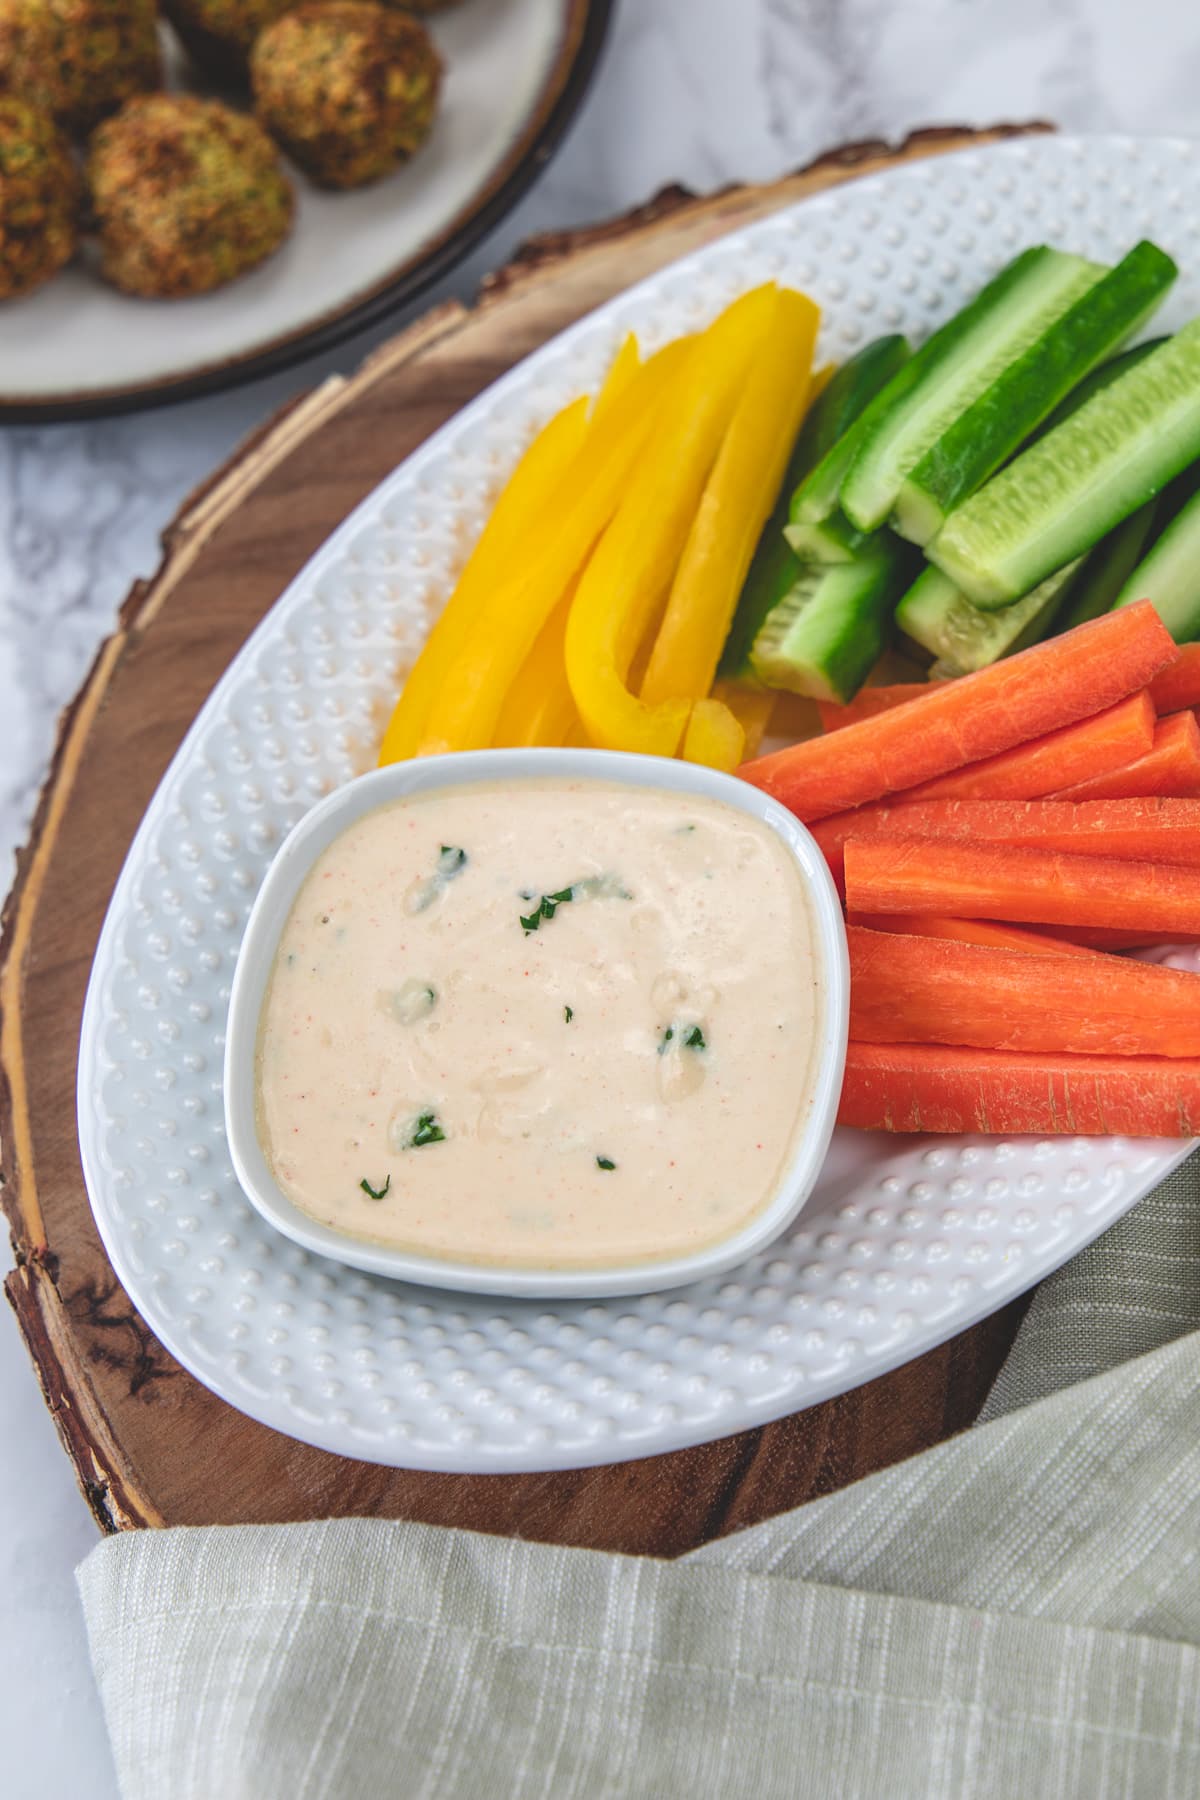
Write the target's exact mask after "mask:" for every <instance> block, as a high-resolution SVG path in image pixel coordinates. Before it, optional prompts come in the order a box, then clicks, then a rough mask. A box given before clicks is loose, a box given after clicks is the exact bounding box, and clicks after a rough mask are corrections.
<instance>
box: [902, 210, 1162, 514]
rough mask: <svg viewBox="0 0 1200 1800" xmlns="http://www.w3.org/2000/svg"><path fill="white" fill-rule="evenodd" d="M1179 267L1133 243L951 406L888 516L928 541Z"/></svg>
mask: <svg viewBox="0 0 1200 1800" xmlns="http://www.w3.org/2000/svg"><path fill="white" fill-rule="evenodd" d="M1178 273H1179V270H1178V267H1177V266H1176V264H1175V263H1173V262H1172V261H1171V258H1170V257H1169V256H1168V255H1166V253H1165V252H1164V251H1162V250H1160V249H1159V248H1158V246H1157V245H1156V244H1152V243H1150V242H1148V241H1147V240H1143V241H1142V242H1141V243H1140V244H1136V245H1135V246H1134V248H1133V249H1132V250H1131V251H1130V252H1129V254H1128V255H1127V256H1126V257H1124V258H1123V259H1122V260H1121V262H1119V263H1118V264H1117V266H1116V268H1115V269H1112V270H1110V271H1109V273H1108V274H1107V275H1104V276H1102V277H1101V279H1100V280H1099V281H1098V282H1096V284H1095V285H1094V286H1093V287H1091V288H1089V289H1088V290H1087V292H1086V293H1085V294H1083V295H1082V297H1081V298H1080V299H1078V300H1077V301H1076V302H1075V304H1074V306H1072V307H1070V308H1069V309H1068V311H1067V312H1065V313H1063V314H1062V315H1061V316H1060V317H1059V318H1058V319H1056V320H1055V322H1054V323H1053V325H1051V326H1050V327H1049V329H1048V330H1047V331H1045V332H1044V333H1043V334H1042V336H1041V337H1040V338H1039V339H1038V340H1037V342H1036V343H1034V344H1032V345H1031V346H1030V348H1029V349H1028V350H1027V351H1026V352H1025V354H1024V355H1023V356H1020V357H1018V358H1017V360H1016V362H1014V363H1010V364H1009V366H1008V368H1007V369H1005V371H1004V372H1003V374H1002V375H1000V376H998V377H997V379H996V380H995V381H993V382H992V384H991V386H990V387H988V388H985V390H984V392H983V393H982V394H980V396H979V397H978V399H977V400H975V401H974V403H973V404H972V405H971V406H969V407H967V409H966V411H965V412H962V413H960V414H959V416H958V417H957V419H955V420H954V422H953V424H952V425H950V427H949V428H948V429H947V430H946V431H944V432H943V433H942V435H941V437H940V438H939V439H938V440H937V442H936V443H935V444H934V445H933V446H932V447H931V448H930V449H929V450H927V451H926V453H925V455H924V456H923V457H922V458H921V461H920V462H919V463H918V464H917V466H916V468H915V469H913V470H912V472H911V474H909V475H908V476H907V477H906V478H905V480H904V481H903V482H902V483H901V487H900V492H899V494H898V496H897V499H896V506H895V509H894V511H893V514H892V521H891V522H892V525H893V527H894V529H895V530H897V531H898V532H899V533H900V535H901V537H905V538H908V539H909V540H910V541H911V542H913V543H916V544H927V543H928V542H929V540H930V538H931V537H933V536H934V535H935V534H936V533H937V532H938V531H939V530H940V529H941V527H942V526H943V525H944V524H945V522H946V519H947V517H948V516H949V514H950V513H951V512H953V510H954V508H955V507H956V506H957V505H958V504H959V502H960V501H962V500H965V499H966V498H967V497H968V495H970V494H973V493H974V492H975V490H976V488H979V487H982V485H983V483H984V482H985V481H986V480H987V479H988V477H989V476H991V475H994V474H995V472H996V470H997V469H998V468H1000V466H1001V465H1002V464H1003V463H1005V462H1007V460H1008V458H1009V457H1010V456H1011V455H1012V454H1013V453H1014V451H1016V450H1018V449H1019V448H1020V446H1021V444H1022V443H1023V441H1024V440H1025V439H1026V438H1027V437H1028V436H1029V435H1030V434H1031V433H1032V432H1033V431H1035V430H1036V429H1037V427H1038V426H1039V425H1040V424H1041V423H1042V421H1043V420H1044V419H1045V418H1046V417H1047V416H1048V415H1049V414H1050V413H1051V412H1052V411H1053V410H1054V408H1055V407H1056V406H1057V405H1058V403H1059V402H1060V401H1061V400H1063V399H1065V398H1067V397H1068V396H1069V395H1070V393H1071V390H1072V389H1073V388H1074V387H1075V386H1076V385H1077V383H1078V382H1080V381H1081V380H1083V379H1084V377H1086V376H1087V375H1088V374H1089V373H1091V372H1092V370H1094V369H1095V368H1096V366H1097V364H1099V363H1102V362H1103V360H1104V359H1105V358H1106V357H1111V356H1112V354H1113V352H1114V351H1116V350H1117V349H1118V347H1119V346H1120V344H1121V343H1122V342H1123V341H1124V340H1125V339H1126V338H1127V337H1129V336H1131V335H1132V333H1133V332H1135V331H1136V330H1138V328H1139V327H1140V326H1142V325H1144V324H1145V322H1146V320H1147V319H1148V318H1149V317H1150V315H1151V314H1152V313H1153V311H1154V309H1155V308H1156V307H1157V306H1158V304H1159V303H1160V301H1161V300H1162V298H1163V296H1164V295H1165V294H1166V292H1167V290H1168V288H1169V287H1170V286H1171V283H1172V282H1173V281H1174V280H1175V277H1176V276H1177V275H1178Z"/></svg>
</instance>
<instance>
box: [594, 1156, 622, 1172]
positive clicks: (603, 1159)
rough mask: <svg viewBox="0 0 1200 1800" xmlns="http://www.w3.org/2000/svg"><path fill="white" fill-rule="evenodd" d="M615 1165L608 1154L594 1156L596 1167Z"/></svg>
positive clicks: (607, 1167)
mask: <svg viewBox="0 0 1200 1800" xmlns="http://www.w3.org/2000/svg"><path fill="white" fill-rule="evenodd" d="M616 1166H617V1165H616V1163H615V1162H613V1160H612V1158H611V1157H609V1156H598V1157H597V1158H596V1167H597V1168H598V1169H615V1168H616Z"/></svg>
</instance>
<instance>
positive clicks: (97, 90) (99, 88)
mask: <svg viewBox="0 0 1200 1800" xmlns="http://www.w3.org/2000/svg"><path fill="white" fill-rule="evenodd" d="M161 85H162V62H161V58H160V56H159V48H158V29H157V26H156V23H155V9H154V0H0V89H3V90H4V91H5V92H6V93H13V94H19V95H20V96H21V97H22V98H23V99H28V100H33V101H35V102H36V103H37V104H39V105H44V106H46V107H48V108H49V110H50V111H51V112H52V113H53V114H54V116H55V118H56V119H57V120H58V122H59V124H60V125H62V126H63V128H64V129H65V130H67V131H69V132H71V133H72V134H74V135H76V136H80V137H82V136H84V135H86V133H87V132H89V131H90V130H91V129H92V127H93V125H95V124H96V123H97V121H98V120H100V119H102V118H104V117H105V116H106V115H107V114H108V113H111V112H115V111H116V109H117V107H118V106H120V104H121V102H122V101H123V100H126V99H128V97H129V96H130V95H131V94H139V93H145V92H146V91H147V90H148V89H151V88H157V87H161Z"/></svg>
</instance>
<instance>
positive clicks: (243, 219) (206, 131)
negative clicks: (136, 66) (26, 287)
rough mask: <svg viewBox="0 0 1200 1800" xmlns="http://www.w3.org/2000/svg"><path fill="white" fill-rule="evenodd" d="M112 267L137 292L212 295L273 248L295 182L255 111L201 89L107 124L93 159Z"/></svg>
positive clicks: (140, 106)
mask: <svg viewBox="0 0 1200 1800" xmlns="http://www.w3.org/2000/svg"><path fill="white" fill-rule="evenodd" d="M87 179H88V186H89V189H90V192H91V201H92V209H93V212H94V214H95V218H96V224H97V229H98V231H99V234H100V245H101V251H102V259H103V260H102V270H103V273H104V275H105V276H106V277H107V279H108V280H109V281H111V282H112V283H113V284H114V286H116V287H119V288H122V289H124V291H125V292H126V293H130V294H146V295H154V296H159V297H163V298H173V297H177V296H181V295H185V294H202V293H206V292H207V291H208V290H209V289H211V288H215V287H220V286H222V285H223V284H224V283H225V282H227V281H232V280H233V279H234V277H235V276H238V275H242V274H244V273H245V272H246V271H247V270H248V269H252V268H254V267H255V265H256V264H258V263H260V262H262V261H263V259H264V258H265V257H267V256H270V254H271V252H272V251H273V250H276V249H278V247H279V245H280V244H281V243H282V242H283V240H284V238H285V237H286V236H287V234H288V231H289V229H290V227H291V222H292V210H293V199H292V190H291V187H290V186H289V184H288V182H287V180H286V178H285V176H284V174H283V172H282V170H281V169H280V167H279V160H278V157H277V154H276V151H275V146H274V145H273V144H272V143H271V140H270V139H269V138H268V137H267V135H266V133H265V132H264V131H263V130H262V128H261V127H260V126H259V125H257V124H256V123H255V121H254V120H253V119H248V118H246V117H245V116H244V115H243V114H241V113H236V112H234V111H232V110H231V108H229V107H227V106H223V105H222V104H221V103H220V102H219V101H216V100H201V99H198V98H197V97H196V96H195V95H191V94H147V95H143V96H142V97H141V98H139V99H136V100H130V101H128V102H127V103H126V105H125V106H124V107H122V109H121V111H120V112H119V113H118V114H117V116H116V117H115V118H114V119H109V120H108V121H107V122H106V123H105V124H103V125H101V127H100V128H99V130H98V131H97V132H96V134H95V136H94V137H93V139H92V143H91V152H90V155H89V157H88V165H87Z"/></svg>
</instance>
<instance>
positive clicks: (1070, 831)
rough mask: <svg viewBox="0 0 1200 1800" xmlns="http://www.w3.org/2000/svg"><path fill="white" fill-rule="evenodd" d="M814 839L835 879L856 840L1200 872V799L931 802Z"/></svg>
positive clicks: (864, 814) (830, 822)
mask: <svg viewBox="0 0 1200 1800" xmlns="http://www.w3.org/2000/svg"><path fill="white" fill-rule="evenodd" d="M812 834H813V836H814V837H815V838H816V840H817V843H818V844H819V845H820V846H821V849H822V850H823V852H824V854H825V859H826V861H827V862H828V863H829V866H830V869H831V870H832V872H833V876H834V879H835V880H837V881H840V880H841V876H842V848H843V846H844V845H845V843H846V841H847V839H848V838H852V837H860V838H861V837H892V838H897V837H913V838H952V839H959V840H960V841H962V842H964V843H979V842H982V841H985V840H988V839H990V840H992V841H993V842H996V843H1002V844H1013V845H1023V846H1024V847H1025V848H1026V849H1027V850H1066V851H1069V852H1070V853H1071V854H1072V855H1074V856H1121V857H1127V858H1131V859H1133V860H1134V861H1135V862H1136V861H1141V862H1163V863H1177V864H1179V865H1180V866H1181V867H1185V868H1200V800H1181V799H1177V798H1169V797H1168V798H1165V799H1164V798H1159V797H1157V796H1154V795H1151V796H1149V797H1148V798H1146V799H1142V800H1137V799H1130V800H1079V801H1073V800H1028V801H1020V800H930V801H927V802H923V803H921V804H914V805H908V804H902V805H901V804H898V805H895V806H859V807H856V808H855V809H854V810H853V811H852V812H844V813H835V814H834V815H833V817H832V818H829V819H819V820H818V821H817V823H816V824H815V825H814V826H813V827H812Z"/></svg>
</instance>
